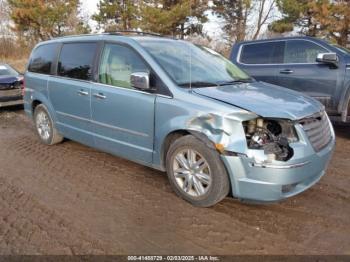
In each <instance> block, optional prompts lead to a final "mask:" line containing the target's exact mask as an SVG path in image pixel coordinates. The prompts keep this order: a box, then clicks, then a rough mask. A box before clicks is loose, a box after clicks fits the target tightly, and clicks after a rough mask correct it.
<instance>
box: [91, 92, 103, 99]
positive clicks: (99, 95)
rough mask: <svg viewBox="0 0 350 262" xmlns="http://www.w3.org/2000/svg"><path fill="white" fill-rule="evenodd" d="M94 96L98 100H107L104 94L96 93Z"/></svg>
mask: <svg viewBox="0 0 350 262" xmlns="http://www.w3.org/2000/svg"><path fill="white" fill-rule="evenodd" d="M93 96H94V97H96V98H98V99H106V96H105V95H104V94H102V93H96V94H94V95H93Z"/></svg>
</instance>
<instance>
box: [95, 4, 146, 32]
mask: <svg viewBox="0 0 350 262" xmlns="http://www.w3.org/2000/svg"><path fill="white" fill-rule="evenodd" d="M138 2H139V1H138V0H100V2H99V3H98V12H97V13H96V14H94V15H93V19H94V20H95V21H97V22H98V25H99V27H100V28H104V29H105V30H106V31H111V30H132V29H135V28H136V27H137V21H138V13H139V10H138Z"/></svg>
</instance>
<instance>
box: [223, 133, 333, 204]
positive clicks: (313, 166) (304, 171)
mask: <svg viewBox="0 0 350 262" xmlns="http://www.w3.org/2000/svg"><path fill="white" fill-rule="evenodd" d="M298 131H299V132H298V133H299V137H300V138H301V139H300V141H299V142H296V143H293V144H291V147H292V148H293V150H294V156H293V157H292V158H291V159H290V160H289V161H285V162H283V161H271V162H269V163H264V162H260V163H259V162H257V161H256V160H255V159H254V158H252V157H248V156H247V155H240V154H238V155H236V156H228V155H222V159H223V162H224V164H225V166H226V168H227V171H228V173H229V175H230V180H231V186H232V194H233V196H234V197H237V198H239V199H245V200H251V201H256V202H273V201H278V200H283V199H285V198H288V197H291V196H294V195H297V194H299V193H301V192H303V191H305V190H306V189H308V188H310V187H311V186H313V185H314V184H315V183H317V182H318V181H319V180H320V178H321V177H322V176H323V175H324V174H325V172H326V169H327V167H328V163H329V161H330V159H331V156H332V153H333V150H334V145H335V136H334V132H333V131H332V139H331V141H330V143H329V144H328V145H327V146H326V147H325V148H324V149H323V150H321V151H319V152H317V153H316V152H315V150H314V149H313V147H312V146H311V144H310V143H309V142H308V138H307V136H306V135H305V134H304V133H303V132H302V131H301V130H298Z"/></svg>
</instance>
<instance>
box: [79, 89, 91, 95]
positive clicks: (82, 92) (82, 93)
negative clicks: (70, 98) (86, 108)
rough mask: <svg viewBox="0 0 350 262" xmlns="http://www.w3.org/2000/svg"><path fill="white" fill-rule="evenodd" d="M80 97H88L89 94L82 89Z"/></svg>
mask: <svg viewBox="0 0 350 262" xmlns="http://www.w3.org/2000/svg"><path fill="white" fill-rule="evenodd" d="M78 95H81V96H87V95H89V92H87V91H84V90H83V89H81V90H79V91H78Z"/></svg>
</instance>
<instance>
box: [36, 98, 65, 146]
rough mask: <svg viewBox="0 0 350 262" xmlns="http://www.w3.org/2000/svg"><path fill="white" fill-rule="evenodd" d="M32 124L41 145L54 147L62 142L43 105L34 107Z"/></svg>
mask: <svg viewBox="0 0 350 262" xmlns="http://www.w3.org/2000/svg"><path fill="white" fill-rule="evenodd" d="M34 123H35V127H36V131H37V134H38V136H39V138H40V141H41V142H42V143H44V144H46V145H54V144H57V143H60V142H62V140H63V137H62V136H61V135H60V134H59V133H58V131H57V130H56V128H55V127H54V125H53V121H52V118H51V116H50V113H49V111H48V110H47V108H46V106H44V105H43V104H40V105H38V106H37V107H35V110H34Z"/></svg>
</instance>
